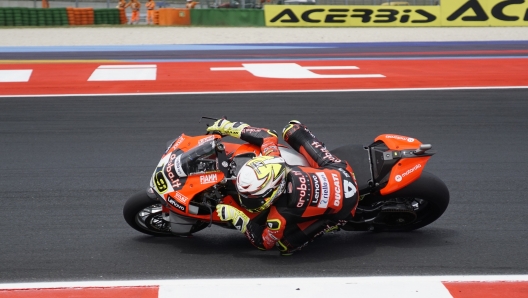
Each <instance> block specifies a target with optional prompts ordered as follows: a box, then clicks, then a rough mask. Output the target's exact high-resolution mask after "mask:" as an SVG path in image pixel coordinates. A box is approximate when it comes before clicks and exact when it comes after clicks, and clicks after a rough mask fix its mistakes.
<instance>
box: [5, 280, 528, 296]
mask: <svg viewBox="0 0 528 298" xmlns="http://www.w3.org/2000/svg"><path fill="white" fill-rule="evenodd" d="M434 282H528V275H438V276H379V277H321V278H311V277H307V278H231V279H175V280H117V281H82V282H42V283H5V284H0V290H1V289H36V288H39V289H50V288H75V287H133V286H163V287H165V286H166V287H167V291H172V290H171V289H170V288H171V287H183V286H185V287H187V286H189V287H201V288H202V290H203V288H204V287H206V286H221V285H226V286H229V287H235V286H237V285H253V286H257V285H258V286H260V285H273V286H281V287H282V286H296V287H297V288H298V287H300V286H307V287H311V286H313V285H336V286H338V285H342V286H347V285H350V286H357V287H358V289H359V288H360V287H363V286H365V285H369V286H370V287H376V285H377V286H378V287H381V285H385V284H388V285H391V286H393V285H394V284H396V283H402V284H407V286H409V285H410V284H411V283H412V284H419V283H425V284H430V283H434ZM297 288H296V289H297ZM411 288H414V287H413V286H411ZM358 297H361V296H358Z"/></svg>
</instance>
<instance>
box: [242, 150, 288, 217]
mask: <svg viewBox="0 0 528 298" xmlns="http://www.w3.org/2000/svg"><path fill="white" fill-rule="evenodd" d="M285 165H286V162H285V161H284V159H283V158H282V157H274V156H259V157H255V158H253V159H251V160H249V161H248V162H246V163H245V164H244V165H243V166H242V167H241V168H240V171H239V172H238V174H237V183H236V186H237V190H238V193H239V199H240V204H241V205H242V207H244V208H246V209H247V210H248V211H249V212H261V211H263V210H265V209H267V208H268V207H270V206H271V204H273V202H274V201H275V199H276V198H277V197H278V196H279V195H281V194H282V193H283V192H284V189H285V185H286V166H285Z"/></svg>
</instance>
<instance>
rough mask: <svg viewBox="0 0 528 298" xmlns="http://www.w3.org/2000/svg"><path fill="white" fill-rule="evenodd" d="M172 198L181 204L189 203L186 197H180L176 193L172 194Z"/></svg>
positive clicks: (180, 195)
mask: <svg viewBox="0 0 528 298" xmlns="http://www.w3.org/2000/svg"><path fill="white" fill-rule="evenodd" d="M174 197H175V198H176V200H178V201H179V202H181V203H182V204H187V201H189V198H187V197H186V196H184V195H182V194H181V193H179V192H177V191H175V192H174Z"/></svg>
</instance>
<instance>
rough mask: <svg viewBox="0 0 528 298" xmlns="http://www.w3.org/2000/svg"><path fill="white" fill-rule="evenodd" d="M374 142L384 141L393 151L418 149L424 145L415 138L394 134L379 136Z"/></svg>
mask: <svg viewBox="0 0 528 298" xmlns="http://www.w3.org/2000/svg"><path fill="white" fill-rule="evenodd" d="M374 141H382V142H383V143H385V145H387V147H388V148H389V149H391V150H405V149H418V148H419V147H420V145H421V144H422V142H420V141H418V140H417V139H415V138H410V137H406V136H401V135H394V134H383V135H379V136H378V137H377V138H376V139H375V140H374Z"/></svg>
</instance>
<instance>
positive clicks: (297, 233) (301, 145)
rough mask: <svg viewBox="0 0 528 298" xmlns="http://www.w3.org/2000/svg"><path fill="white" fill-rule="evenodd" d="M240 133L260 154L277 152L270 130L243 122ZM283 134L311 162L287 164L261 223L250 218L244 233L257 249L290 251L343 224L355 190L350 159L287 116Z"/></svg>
mask: <svg viewBox="0 0 528 298" xmlns="http://www.w3.org/2000/svg"><path fill="white" fill-rule="evenodd" d="M240 138H241V139H242V140H244V141H246V142H248V143H252V144H255V145H258V146H261V148H262V152H263V155H271V156H280V151H279V150H278V138H277V135H276V134H275V133H274V132H273V131H270V130H268V129H264V128H255V127H250V126H248V127H245V128H244V129H243V130H242V131H241V134H240ZM283 138H284V140H285V141H286V142H287V143H288V144H289V145H290V146H291V147H292V148H293V149H295V150H296V151H298V152H299V153H301V154H302V155H303V156H304V157H305V158H306V159H307V160H308V162H309V164H310V166H311V167H305V166H289V165H287V169H288V170H287V175H286V179H287V180H286V183H287V184H286V185H287V186H286V191H285V193H283V194H282V195H281V196H279V198H277V200H276V201H275V202H274V203H273V205H272V206H271V207H270V208H268V209H267V210H266V211H263V213H264V212H269V213H268V214H267V218H266V222H265V225H262V222H260V223H257V222H256V221H255V220H250V222H249V223H248V225H247V229H246V232H245V235H246V237H247V238H248V239H249V240H250V241H251V243H252V244H253V245H254V246H256V247H257V248H259V249H262V250H267V249H270V248H272V247H274V246H276V247H277V248H278V249H279V250H280V251H281V253H282V254H290V253H292V252H294V251H296V250H299V249H301V248H302V247H304V246H305V245H307V244H308V243H309V242H311V241H313V239H315V238H317V237H318V236H321V235H323V234H324V233H325V232H329V231H333V230H338V227H339V226H340V225H343V224H345V223H346V220H345V219H347V218H348V219H350V218H351V217H353V216H354V213H355V210H356V207H357V203H358V201H359V194H358V192H357V182H356V180H355V177H354V174H353V171H352V168H351V167H350V165H348V163H347V162H346V161H342V160H340V159H339V158H338V157H336V156H334V155H332V154H331V153H330V152H329V151H328V150H327V149H326V147H325V146H324V144H323V143H321V142H320V141H319V140H318V139H317V138H316V137H315V136H314V135H313V134H312V133H311V132H310V130H308V128H307V127H306V126H304V125H302V124H299V123H292V122H290V124H288V125H287V126H286V127H285V128H284V131H283Z"/></svg>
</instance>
